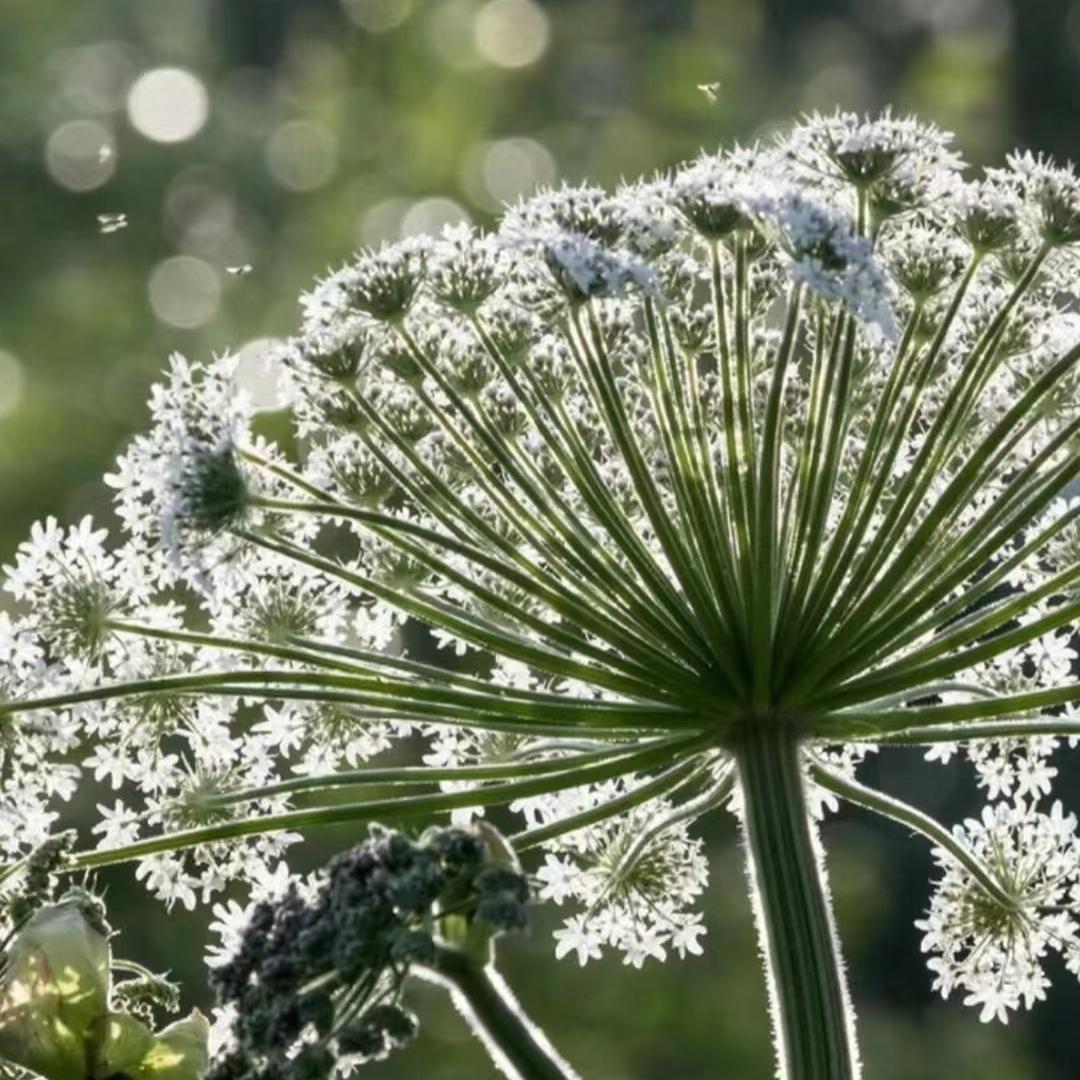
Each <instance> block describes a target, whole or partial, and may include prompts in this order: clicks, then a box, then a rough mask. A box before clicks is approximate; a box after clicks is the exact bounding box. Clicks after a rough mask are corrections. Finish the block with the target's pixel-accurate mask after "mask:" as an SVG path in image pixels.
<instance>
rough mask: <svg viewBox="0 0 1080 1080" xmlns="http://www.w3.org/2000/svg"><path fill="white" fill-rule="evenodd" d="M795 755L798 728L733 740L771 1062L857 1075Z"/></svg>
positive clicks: (804, 1074) (753, 730) (803, 1070)
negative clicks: (770, 1029) (770, 1034)
mask: <svg viewBox="0 0 1080 1080" xmlns="http://www.w3.org/2000/svg"><path fill="white" fill-rule="evenodd" d="M799 755H800V749H799V743H798V741H797V739H796V738H795V736H794V735H793V734H791V733H790V732H788V731H785V730H784V729H783V728H782V727H778V726H774V725H772V724H770V723H769V722H768V721H764V722H762V723H760V724H756V725H751V726H749V727H748V730H747V731H746V733H745V735H744V736H743V738H742V740H741V742H740V744H739V746H738V747H737V748H736V758H737V761H738V767H739V778H740V780H741V782H742V796H743V825H744V829H745V836H746V845H747V853H748V857H749V871H750V881H751V891H752V895H753V900H754V911H755V917H756V919H757V923H758V933H759V936H760V939H761V946H762V951H763V953H764V956H765V964H766V974H767V978H768V983H769V999H770V1002H769V1003H770V1008H771V1010H772V1019H773V1030H774V1038H775V1042H776V1053H777V1058H778V1068H779V1072H780V1076H781V1077H783V1078H785V1080H855V1078H856V1077H858V1075H859V1062H858V1050H857V1047H856V1045H855V1031H854V1022H853V1018H852V1015H851V1009H850V1007H849V1003H848V994H847V988H846V986H845V983H844V973H843V966H842V962H841V959H840V953H839V944H838V942H837V938H836V933H835V929H834V927H833V919H832V911H831V909H830V905H829V897H828V892H827V888H826V883H825V871H824V865H823V863H822V861H821V858H820V856H819V851H818V845H817V838H816V835H815V832H814V826H813V823H812V821H811V820H810V816H809V811H808V809H807V805H806V796H805V792H804V788H803V775H802V767H801V764H800V760H799Z"/></svg>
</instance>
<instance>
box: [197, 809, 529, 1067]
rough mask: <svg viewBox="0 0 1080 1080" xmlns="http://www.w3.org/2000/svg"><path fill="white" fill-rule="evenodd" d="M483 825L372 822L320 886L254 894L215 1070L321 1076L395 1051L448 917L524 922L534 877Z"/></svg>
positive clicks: (221, 977) (226, 983)
mask: <svg viewBox="0 0 1080 1080" xmlns="http://www.w3.org/2000/svg"><path fill="white" fill-rule="evenodd" d="M500 859H502V860H505V853H504V852H500V851H497V850H493V849H492V848H491V847H490V846H489V843H488V842H487V841H486V840H485V837H484V836H483V835H482V834H481V833H479V832H475V831H471V830H465V829H459V828H435V829H430V830H428V831H427V832H425V833H424V834H423V836H421V837H420V838H419V840H412V839H410V838H408V837H407V836H404V835H403V834H401V833H398V832H394V831H391V830H387V829H383V828H381V827H378V826H374V827H373V828H372V830H371V835H370V837H369V839H368V840H367V841H365V842H364V843H362V844H360V845H358V846H357V847H355V848H352V849H351V850H350V851H347V852H344V853H342V854H340V855H338V856H336V857H335V858H334V859H333V860H332V861H331V862H330V863H329V865H328V866H327V868H326V874H325V879H324V881H323V883H322V884H321V886H320V887H319V888H318V889H317V890H315V892H314V893H313V894H307V895H304V894H303V893H302V892H301V891H300V890H298V889H297V888H296V887H295V886H293V887H292V888H291V889H290V891H289V892H288V893H287V894H286V895H285V896H284V897H283V898H282V899H281V900H279V901H277V902H268V901H264V902H262V903H260V904H258V905H256V906H255V908H254V910H253V912H252V916H251V920H250V922H249V924H248V926H247V929H246V931H245V933H244V937H243V939H242V941H241V944H240V946H239V948H238V949H237V951H236V952H235V954H234V955H233V957H232V958H231V960H230V961H229V962H228V963H227V964H226V965H224V966H223V967H220V968H218V969H217V970H216V971H215V972H214V974H213V976H212V985H213V989H214V992H215V994H216V996H217V999H218V1002H219V1004H221V1005H232V1006H234V1008H235V1021H234V1024H233V1037H234V1040H235V1045H234V1046H233V1047H232V1048H231V1049H230V1051H229V1052H228V1053H226V1054H225V1055H223V1056H222V1057H221V1058H220V1060H218V1061H217V1062H216V1063H215V1065H214V1066H213V1068H212V1070H211V1073H210V1077H209V1078H208V1080H323V1078H324V1077H327V1076H329V1075H330V1074H331V1073H332V1072H334V1071H335V1069H338V1070H342V1071H349V1070H351V1069H352V1068H353V1067H355V1066H357V1065H359V1064H362V1063H363V1062H366V1061H372V1060H377V1059H379V1058H382V1057H385V1056H386V1055H387V1054H389V1053H390V1052H391V1051H392V1050H395V1049H397V1048H399V1047H400V1046H402V1045H403V1044H405V1043H406V1042H408V1041H409V1040H410V1039H411V1038H412V1037H413V1036H414V1035H415V1033H416V1030H417V1022H416V1018H415V1017H414V1016H413V1015H412V1014H411V1013H410V1012H408V1011H407V1010H406V1009H405V1008H404V1007H403V1006H402V1004H401V1000H402V995H403V990H404V983H405V979H406V977H407V976H408V974H409V971H410V970H411V969H412V968H413V967H414V965H420V966H424V965H429V964H431V963H433V962H434V960H435V956H436V951H437V949H438V948H440V947H444V946H440V944H439V939H440V937H441V933H442V930H441V924H443V923H444V922H445V921H446V920H451V919H452V920H454V921H455V922H456V923H458V924H459V925H465V926H467V927H476V928H477V929H479V930H481V931H482V932H486V933H487V934H489V935H494V934H497V933H499V932H501V931H504V930H514V929H520V928H522V927H523V926H524V925H525V919H526V910H525V907H526V902H527V900H528V892H529V890H528V883H527V881H526V879H525V876H524V875H523V874H522V873H521V872H520V871H519V870H518V869H517V868H516V867H515V866H513V865H510V864H508V863H507V862H506V861H500Z"/></svg>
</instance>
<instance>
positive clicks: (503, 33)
mask: <svg viewBox="0 0 1080 1080" xmlns="http://www.w3.org/2000/svg"><path fill="white" fill-rule="evenodd" d="M475 35H476V49H477V51H478V52H479V53H480V55H481V56H482V57H483V58H484V59H485V60H488V61H489V62H491V63H492V64H495V65H496V66H498V67H504V68H519V67H527V66H528V65H529V64H534V63H536V61H537V60H539V59H540V57H541V56H543V55H544V52H545V51H546V50H547V47H548V41H549V40H550V38H551V27H550V24H549V23H548V17H547V16H546V15H545V14H544V12H543V10H542V9H541V8H540V7H539V6H538V5H537V4H535V3H533V0H488V3H486V4H485V5H484V6H483V7H482V8H481V9H480V13H479V14H478V15H477V17H476V25H475Z"/></svg>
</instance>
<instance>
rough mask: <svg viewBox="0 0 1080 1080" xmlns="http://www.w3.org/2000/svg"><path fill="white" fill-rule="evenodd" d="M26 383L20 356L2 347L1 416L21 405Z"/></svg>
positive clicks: (0, 373) (0, 357) (0, 362)
mask: <svg viewBox="0 0 1080 1080" xmlns="http://www.w3.org/2000/svg"><path fill="white" fill-rule="evenodd" d="M25 385H26V380H25V378H24V377H23V369H22V364H20V363H19V360H18V357H16V356H15V354H14V353H9V352H8V351H7V350H6V349H0V416H8V415H10V414H11V413H13V412H14V411H15V410H16V409H17V408H18V407H19V402H20V401H22V396H23V389H24V387H25Z"/></svg>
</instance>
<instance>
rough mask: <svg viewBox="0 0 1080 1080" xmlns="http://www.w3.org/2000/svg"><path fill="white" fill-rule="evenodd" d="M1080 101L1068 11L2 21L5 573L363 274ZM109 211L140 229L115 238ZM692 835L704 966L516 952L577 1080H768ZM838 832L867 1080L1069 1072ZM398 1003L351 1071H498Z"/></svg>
mask: <svg viewBox="0 0 1080 1080" xmlns="http://www.w3.org/2000/svg"><path fill="white" fill-rule="evenodd" d="M701 84H710V85H711V84H716V87H715V91H714V93H713V94H712V95H709V94H706V93H704V92H703V91H702V90H701V89H699V85H701ZM1078 91H1080V3H1068V2H1065V0H1011V2H1006V0H712V2H710V0H697V2H693V0H577V2H574V0H82V2H81V3H72V2H70V0H4V2H3V4H2V6H0V214H2V217H0V561H3V560H5V559H6V558H7V557H9V556H10V554H11V552H12V550H13V549H14V546H15V545H16V544H17V543H18V541H19V539H20V538H21V537H22V535H23V534H24V533H25V532H26V530H27V528H28V526H29V524H30V522H31V521H32V520H34V519H35V518H36V517H39V516H41V515H44V514H48V513H55V514H57V515H58V516H60V517H62V518H65V519H74V518H77V517H78V516H80V515H82V514H83V513H87V512H93V513H95V514H96V515H99V516H102V517H103V518H105V519H107V517H108V511H107V504H106V500H105V496H104V491H103V489H102V487H101V486H100V484H99V477H100V474H101V473H102V472H103V471H105V470H106V469H107V467H108V466H109V463H110V461H111V460H112V458H113V456H114V455H115V453H116V451H117V449H118V448H119V447H120V446H121V444H122V443H123V441H124V439H125V438H126V437H127V436H128V435H129V434H130V433H131V432H132V431H134V430H136V429H138V428H139V427H140V425H141V424H142V423H143V422H144V415H145V412H144V401H145V398H146V394H147V390H148V388H149V385H150V383H151V382H152V381H153V379H154V377H155V373H156V372H157V370H158V369H159V367H160V365H161V364H162V361H163V359H164V357H165V356H166V355H167V354H168V353H169V352H170V351H172V350H181V351H183V352H185V353H187V354H188V355H190V356H194V357H199V356H205V355H207V354H209V353H211V352H214V351H223V350H225V349H228V348H232V349H241V348H242V349H243V350H244V355H245V357H247V360H246V362H245V369H244V370H245V371H247V372H248V373H249V374H250V377H251V378H252V380H253V385H256V388H257V389H259V390H260V392H265V391H266V387H265V386H259V385H258V372H259V367H258V363H257V357H258V352H259V349H260V347H261V343H264V342H265V341H266V340H267V339H272V338H274V337H275V336H280V335H285V334H288V333H289V332H290V330H291V329H292V328H293V326H294V324H295V322H296V319H297V296H298V294H299V293H300V291H301V290H303V289H305V288H307V287H308V286H309V285H310V283H311V282H312V280H313V278H314V277H315V276H316V275H318V274H320V273H321V272H323V271H324V270H325V269H326V268H327V267H328V266H332V265H336V264H338V263H340V262H341V261H342V260H343V259H345V258H346V257H347V256H348V255H349V253H350V252H351V251H352V250H353V249H354V248H355V247H356V246H357V245H358V244H361V243H376V242H378V241H380V240H382V239H384V238H392V237H397V236H401V235H406V234H408V233H410V232H414V231H422V230H427V229H432V228H437V227H439V226H440V225H441V224H442V223H444V222H446V221H453V220H457V219H460V218H469V219H472V220H474V221H478V222H484V221H488V220H490V218H491V215H492V214H493V213H494V212H496V211H497V208H498V207H499V205H500V204H501V203H502V202H503V201H505V200H510V199H513V198H515V197H516V196H517V195H519V194H521V193H525V192H528V191H530V190H532V188H533V186H534V185H535V184H537V183H549V182H554V181H557V180H561V179H568V180H579V179H583V178H586V177H588V178H591V179H593V180H596V181H598V182H603V183H612V182H615V181H617V180H618V179H619V178H620V177H622V176H632V175H634V174H637V173H639V172H642V171H648V170H651V169H653V168H655V167H658V166H662V165H665V164H668V163H671V162H673V161H676V160H678V159H679V158H682V157H685V156H689V155H692V154H694V153H695V152H696V151H697V149H698V148H699V147H700V146H703V145H704V146H706V147H711V146H715V145H716V144H717V143H718V142H728V141H731V140H736V139H738V140H742V141H748V140H752V139H754V138H755V137H757V136H759V135H762V134H764V133H767V132H768V130H769V129H770V128H771V127H772V126H774V125H776V124H782V123H784V122H785V121H787V120H788V119H790V118H792V117H794V116H795V115H797V114H798V113H799V112H800V111H802V110H805V109H815V108H817V109H827V110H831V109H832V108H833V107H834V106H836V105H840V106H842V107H844V108H848V109H856V110H876V109H878V108H880V107H882V106H883V105H886V104H892V105H893V106H894V107H895V108H896V109H897V110H899V111H907V110H915V111H918V112H919V113H921V114H922V115H924V116H925V117H927V118H929V119H932V120H934V121H936V122H938V123H939V124H941V125H943V126H945V127H948V128H951V129H954V130H956V131H957V132H958V134H959V143H960V146H961V148H962V149H963V151H964V152H965V154H966V155H967V156H968V158H969V159H970V160H971V161H973V162H975V163H981V162H986V161H993V160H995V159H997V158H999V157H1000V156H1001V155H1002V153H1003V152H1004V151H1006V150H1007V149H1009V148H1011V147H1013V146H1015V145H1021V146H1029V147H1032V148H1035V149H1042V150H1046V151H1050V152H1052V153H1054V154H1056V155H1058V156H1059V157H1061V158H1067V157H1069V156H1070V155H1074V156H1075V155H1076V154H1077V152H1078V146H1080V130H1078V127H1077V123H1076V119H1077V112H1076V104H1075V103H1076V101H1077V100H1078ZM710 96H713V97H715V100H710ZM102 214H124V215H125V217H126V221H127V225H126V227H124V228H120V229H117V230H115V231H111V232H103V231H102V230H101V226H100V223H99V220H98V216H99V215H102ZM868 775H870V776H871V778H872V779H874V780H875V781H876V782H878V783H880V784H882V785H883V786H885V787H887V788H888V789H889V790H892V791H894V792H897V793H900V794H904V795H906V796H907V797H910V798H911V799H912V800H913V801H916V802H918V803H919V804H920V805H921V806H923V807H924V808H926V809H928V810H931V811H936V812H939V813H940V814H941V815H942V816H943V818H944V819H945V820H950V821H951V820H956V819H957V818H958V817H959V816H961V815H962V814H963V813H964V812H965V811H966V810H968V809H970V807H971V805H972V797H971V796H972V791H971V789H970V787H965V778H964V777H963V776H962V775H961V776H960V777H959V778H957V777H956V776H955V773H946V772H944V771H942V770H933V771H929V772H928V771H927V769H926V768H925V767H923V766H922V765H921V764H920V762H919V760H918V757H917V755H914V754H900V753H897V754H892V755H889V756H888V757H884V758H883V759H882V760H881V761H879V762H877V763H875V764H874V765H873V767H872V768H871V769H870V770H869V773H868ZM1072 786H1073V787H1074V788H1075V785H1072ZM1074 808H1075V806H1074ZM706 831H707V835H708V839H709V842H710V845H711V851H712V863H713V884H712V887H711V890H710V892H709V894H708V897H707V921H708V928H709V936H708V939H707V951H706V955H705V957H703V958H700V959H693V960H689V961H686V962H683V963H678V962H670V963H668V964H667V965H664V966H653V967H651V968H649V969H648V970H646V971H645V972H641V973H639V972H634V971H632V970H629V969H626V968H624V967H622V966H621V964H620V963H619V962H618V960H616V959H613V960H609V961H606V962H604V963H601V964H597V965H590V966H589V967H588V968H586V969H584V970H580V969H578V968H577V967H576V965H575V964H574V963H573V962H572V961H565V962H562V963H558V964H556V963H555V961H554V960H553V959H552V957H551V940H550V931H551V928H552V923H551V921H550V916H549V915H548V914H545V915H544V916H543V917H542V919H541V921H540V922H539V923H538V925H537V926H536V927H534V929H533V932H532V934H531V936H530V937H529V938H528V939H527V940H525V941H520V942H513V943H507V945H506V947H505V948H504V949H503V953H504V955H505V964H506V968H507V971H508V973H509V974H510V976H511V977H512V980H513V981H514V983H515V985H516V986H517V988H518V990H519V992H520V995H521V997H522V998H523V1000H524V1001H525V1003H526V1004H527V1006H528V1007H529V1008H530V1010H531V1011H533V1012H534V1014H535V1015H536V1017H537V1019H538V1020H540V1021H541V1022H542V1023H543V1024H544V1025H545V1026H547V1027H548V1028H549V1029H550V1032H551V1034H552V1035H553V1037H554V1039H555V1041H556V1042H557V1043H558V1044H559V1045H560V1046H561V1047H562V1048H563V1050H564V1051H565V1053H566V1055H567V1056H568V1057H569V1058H570V1059H571V1060H572V1061H573V1062H574V1063H575V1064H576V1065H577V1066H578V1067H579V1068H580V1069H581V1071H582V1073H583V1075H584V1076H585V1077H587V1078H589V1080H630V1078H653V1077H655V1078H660V1077H664V1078H671V1077H679V1078H687V1080H693V1078H697V1077H706V1076H708V1077H717V1076H720V1077H733V1078H735V1080H742V1078H757V1077H763V1078H764V1077H769V1076H772V1064H771V1058H770V1052H769V1047H768V1023H767V1018H766V1013H765V1002H764V991H763V987H762V984H761V978H760V972H759V969H758V965H757V960H756V952H755V950H756V946H755V942H754V939H753V934H752V930H751V925H750V916H749V909H748V904H747V901H746V899H745V896H744V887H743V870H742V862H741V854H740V851H739V848H738V843H737V837H736V833H735V829H734V826H733V824H732V823H731V822H730V821H727V820H717V821H714V822H712V823H710V825H709V826H708V827H707V830H706ZM825 831H826V841H827V844H828V847H829V852H830V868H831V873H832V880H833V888H834V893H835V897H836V904H837V911H838V917H839V922H840V927H841V931H842V935H843V938H844V942H845V948H846V954H847V957H848V960H849V966H850V971H851V979H852V985H853V991H854V996H855V1000H856V1002H857V1005H858V1008H859V1014H860V1030H861V1034H862V1043H863V1051H864V1058H865V1061H866V1066H867V1076H868V1078H869V1080H921V1078H926V1080H936V1078H939V1077H959V1078H967V1077H980V1078H987V1080H1020V1078H1024V1080H1030V1078H1040V1080H1042V1078H1046V1080H1058V1078H1060V1080H1066V1078H1069V1077H1075V1076H1077V1075H1080V1066H1077V1064H1076V1050H1075V1039H1074V1037H1073V1032H1074V1028H1075V1016H1076V1015H1077V1011H1078V1009H1080V987H1078V986H1077V983H1076V980H1075V978H1073V977H1071V976H1069V975H1068V974H1067V973H1066V972H1064V971H1063V970H1062V971H1054V972H1053V974H1054V976H1055V982H1056V984H1057V985H1056V986H1055V989H1054V992H1053V993H1052V995H1051V1001H1050V1002H1049V1003H1046V1004H1042V1005H1040V1006H1038V1007H1037V1008H1036V1009H1035V1011H1034V1012H1033V1013H1032V1014H1030V1015H1026V1016H1024V1017H1022V1018H1018V1020H1017V1021H1015V1022H1014V1023H1013V1024H1012V1025H1010V1027H1009V1028H1008V1029H1004V1028H1000V1027H997V1026H993V1027H991V1026H985V1025H980V1024H979V1022H978V1019H977V1016H976V1015H975V1013H974V1012H973V1011H971V1010H966V1009H964V1008H963V1007H962V1006H961V1005H960V1004H959V1003H958V1002H956V1001H953V1002H950V1003H942V1002H940V1001H939V1000H937V999H936V998H935V997H934V996H933V995H932V994H931V993H930V990H929V983H930V978H929V974H928V973H927V972H926V970H925V968H924V967H923V965H922V960H921V957H920V954H919V947H918V942H919V937H918V934H917V932H916V931H915V929H914V927H913V926H912V921H913V920H914V919H915V918H916V917H918V915H919V914H920V913H921V911H922V908H923V905H924V903H925V900H926V878H927V874H928V872H929V869H930V867H929V858H928V854H927V851H926V848H925V846H924V845H923V844H921V842H918V841H915V840H912V839H910V838H908V837H906V836H904V835H902V833H901V831H900V830H897V829H893V828H890V827H888V826H885V825H881V824H879V823H878V822H874V821H867V820H866V819H865V818H863V817H861V816H858V815H854V814H842V815H840V817H839V818H837V819H835V820H833V821H831V822H830V823H829V825H828V826H827V828H826V830H825ZM335 840H336V841H338V842H348V840H349V837H348V836H341V837H337V838H334V837H322V838H321V839H320V841H319V842H318V843H317V844H312V845H310V848H309V851H308V853H307V858H308V859H309V860H311V861H317V860H318V859H319V858H320V857H321V856H322V855H323V854H325V852H326V850H328V849H329V847H330V846H332V844H333V842H335ZM105 884H107V886H108V888H109V900H110V904H111V906H112V908H113V911H114V915H115V916H116V919H117V921H118V922H119V924H120V925H121V926H122V928H123V940H124V943H125V945H124V947H125V951H127V952H129V953H131V954H133V955H135V956H137V958H138V959H140V960H143V961H144V962H146V963H149V964H151V965H153V966H156V967H159V968H161V967H171V968H172V969H173V970H174V971H175V972H176V973H177V974H179V975H180V976H182V977H183V978H184V979H185V980H186V984H187V985H186V989H187V991H188V993H189V996H190V998H191V1000H192V1001H201V1000H203V998H204V993H205V992H204V990H203V988H202V986H201V985H200V970H201V969H200V965H199V956H200V954H201V948H202V943H203V941H204V939H205V931H204V929H203V923H204V920H203V919H202V918H201V917H198V916H191V915H188V914H186V913H184V912H173V913H171V914H165V913H164V912H163V911H162V910H161V909H160V908H159V907H157V906H156V905H154V904H152V903H151V902H150V901H149V900H147V899H146V897H145V895H144V894H143V893H142V892H141V890H140V889H138V888H137V887H135V886H134V884H133V883H132V881H131V880H130V876H129V875H128V874H127V873H126V872H117V873H114V874H112V875H111V876H110V877H109V878H108V879H107V880H106V882H105ZM417 1000H418V1002H419V1008H420V1011H421V1013H422V1016H423V1019H424V1021H425V1026H424V1031H423V1035H422V1037H421V1039H420V1040H419V1042H418V1043H417V1044H416V1045H415V1046H414V1047H413V1048H411V1049H410V1050H409V1051H407V1052H406V1053H405V1054H402V1055H400V1056H398V1057H396V1058H393V1059H391V1060H390V1061H388V1062H386V1063H383V1064H380V1065H377V1066H374V1067H372V1068H371V1069H370V1070H369V1074H370V1075H371V1076H372V1077H374V1078H391V1077H413V1076H424V1077H428V1078H431V1080H449V1078H458V1077H487V1076H490V1075H492V1070H491V1068H490V1066H489V1065H488V1064H487V1063H486V1059H485V1058H484V1057H483V1055H482V1053H481V1052H480V1051H479V1050H478V1048H477V1047H476V1046H475V1045H470V1044H469V1041H468V1036H467V1034H466V1032H465V1029H464V1025H463V1024H462V1023H461V1021H460V1020H459V1019H458V1018H457V1017H456V1016H455V1015H454V1013H453V1011H452V1010H451V1009H450V1008H449V1006H448V1005H447V1004H446V1002H445V1000H444V999H443V998H442V997H441V996H440V995H438V994H436V993H435V992H424V993H421V994H420V995H418V998H417Z"/></svg>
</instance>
